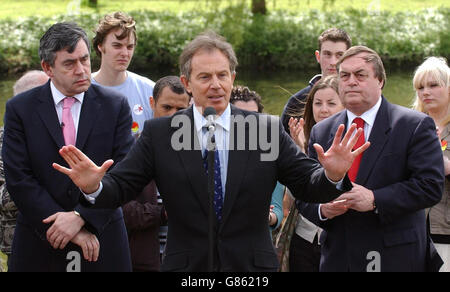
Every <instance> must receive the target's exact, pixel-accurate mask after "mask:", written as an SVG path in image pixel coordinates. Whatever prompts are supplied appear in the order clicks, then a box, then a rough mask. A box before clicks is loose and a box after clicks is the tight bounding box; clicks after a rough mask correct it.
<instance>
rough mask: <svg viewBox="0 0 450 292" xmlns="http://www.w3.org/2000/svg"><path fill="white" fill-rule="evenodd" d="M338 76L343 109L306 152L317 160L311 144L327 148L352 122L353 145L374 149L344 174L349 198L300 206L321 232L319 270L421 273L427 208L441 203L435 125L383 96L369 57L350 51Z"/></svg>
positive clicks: (380, 70) (379, 71)
mask: <svg viewBox="0 0 450 292" xmlns="http://www.w3.org/2000/svg"><path fill="white" fill-rule="evenodd" d="M338 71H339V93H340V97H341V100H342V102H343V104H344V106H345V107H346V110H345V111H343V112H341V113H339V114H336V115H335V116H333V117H330V118H329V119H327V120H324V121H323V122H321V123H318V124H317V125H316V126H315V127H314V128H313V130H312V133H311V139H310V152H309V153H311V154H312V156H313V157H316V154H315V153H316V152H315V150H314V148H313V147H312V145H313V144H314V143H319V144H321V145H324V146H325V147H329V146H331V141H333V138H334V131H335V129H337V128H338V126H339V125H341V124H345V125H350V123H357V124H358V127H362V128H363V129H364V133H363V135H361V137H360V138H359V139H360V141H358V143H357V144H356V145H358V144H360V143H364V142H365V141H367V140H368V141H369V142H370V143H371V147H370V148H369V149H368V150H367V151H366V152H364V153H363V154H362V155H361V156H360V157H358V158H356V159H355V162H354V164H353V165H352V167H351V168H350V170H349V173H348V175H349V178H350V179H351V180H352V182H353V189H352V190H351V191H349V192H347V193H345V194H343V195H342V196H340V197H339V198H337V200H336V201H335V202H332V203H328V204H324V205H320V206H318V205H311V204H306V203H301V204H300V211H301V212H302V213H303V214H304V215H305V216H306V217H307V218H308V219H309V220H311V221H312V222H314V223H316V224H318V225H320V226H321V227H322V228H323V229H324V230H325V231H324V232H323V234H322V236H321V244H322V258H321V264H320V270H321V271H424V270H425V267H426V252H427V240H428V236H427V232H426V223H425V222H426V220H425V212H424V209H425V208H429V207H431V206H433V205H434V204H436V203H438V202H439V201H440V198H441V196H442V189H443V183H444V170H443V160H442V153H441V152H442V151H441V147H440V143H439V140H438V139H437V135H436V126H435V125H434V122H433V120H432V119H431V118H429V117H428V116H426V115H424V114H422V113H418V112H415V111H412V110H409V109H406V108H403V107H400V106H397V105H392V104H390V103H389V102H388V101H387V100H386V99H385V98H384V97H383V96H382V88H383V86H384V84H385V81H386V75H385V71H384V67H383V63H382V61H381V59H380V57H379V56H378V54H377V53H376V52H374V51H373V50H371V49H369V48H367V47H364V46H356V47H352V48H350V49H349V50H348V51H347V52H346V53H345V54H344V55H343V57H342V58H341V59H340V61H339V62H338ZM319 212H320V214H319ZM431 248H432V246H431Z"/></svg>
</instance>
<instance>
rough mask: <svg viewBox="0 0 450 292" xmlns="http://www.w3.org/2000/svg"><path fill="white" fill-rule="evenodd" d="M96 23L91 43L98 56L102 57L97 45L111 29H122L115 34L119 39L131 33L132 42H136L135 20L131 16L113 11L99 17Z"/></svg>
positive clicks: (101, 42)
mask: <svg viewBox="0 0 450 292" xmlns="http://www.w3.org/2000/svg"><path fill="white" fill-rule="evenodd" d="M98 23H99V24H98V26H97V28H96V29H95V31H94V32H95V37H94V39H93V40H92V44H93V46H94V50H95V52H96V53H97V56H99V57H100V58H101V57H102V53H101V52H100V50H99V49H98V46H99V45H101V44H103V41H104V40H105V38H106V36H107V35H108V34H109V33H110V32H111V31H113V30H116V29H120V30H121V31H122V33H121V34H120V35H116V37H117V39H119V40H123V39H124V38H126V37H129V36H130V34H133V35H134V43H135V44H136V42H137V35H136V21H134V19H133V17H131V16H129V15H127V14H126V13H124V12H115V13H113V14H107V15H105V17H104V18H102V19H100V21H99V22H98Z"/></svg>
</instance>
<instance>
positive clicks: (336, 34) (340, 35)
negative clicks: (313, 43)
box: [318, 27, 352, 52]
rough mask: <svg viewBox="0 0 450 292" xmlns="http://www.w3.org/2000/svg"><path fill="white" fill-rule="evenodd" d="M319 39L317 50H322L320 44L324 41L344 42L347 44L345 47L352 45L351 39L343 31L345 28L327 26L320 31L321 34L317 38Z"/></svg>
mask: <svg viewBox="0 0 450 292" xmlns="http://www.w3.org/2000/svg"><path fill="white" fill-rule="evenodd" d="M318 41H319V52H320V51H321V50H322V44H323V43H324V42H325V41H332V42H335V43H337V42H344V43H345V44H346V45H347V49H348V48H350V47H351V46H352V39H351V38H350V36H349V35H348V34H347V32H345V30H343V29H340V28H335V27H332V28H329V29H327V30H325V31H324V32H322V34H321V35H320V36H319V38H318Z"/></svg>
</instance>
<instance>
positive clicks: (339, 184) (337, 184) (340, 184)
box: [325, 174, 345, 188]
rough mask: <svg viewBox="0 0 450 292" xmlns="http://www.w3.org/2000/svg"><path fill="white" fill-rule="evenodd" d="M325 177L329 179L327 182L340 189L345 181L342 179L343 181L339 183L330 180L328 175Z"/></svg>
mask: <svg viewBox="0 0 450 292" xmlns="http://www.w3.org/2000/svg"><path fill="white" fill-rule="evenodd" d="M325 177H326V178H327V180H328V181H329V182H330V183H332V184H334V185H335V186H337V187H338V188H339V187H341V186H342V182H343V181H344V179H341V180H340V181H338V182H335V181H332V180H331V179H329V178H328V176H327V175H326V174H325ZM344 178H345V177H344Z"/></svg>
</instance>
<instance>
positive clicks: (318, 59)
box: [314, 50, 320, 63]
mask: <svg viewBox="0 0 450 292" xmlns="http://www.w3.org/2000/svg"><path fill="white" fill-rule="evenodd" d="M314 55H315V56H316V61H317V63H320V52H319V51H318V50H316V51H315V52H314Z"/></svg>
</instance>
